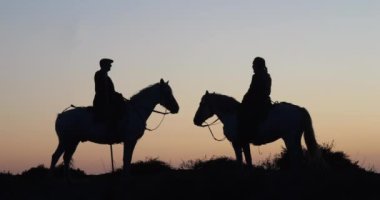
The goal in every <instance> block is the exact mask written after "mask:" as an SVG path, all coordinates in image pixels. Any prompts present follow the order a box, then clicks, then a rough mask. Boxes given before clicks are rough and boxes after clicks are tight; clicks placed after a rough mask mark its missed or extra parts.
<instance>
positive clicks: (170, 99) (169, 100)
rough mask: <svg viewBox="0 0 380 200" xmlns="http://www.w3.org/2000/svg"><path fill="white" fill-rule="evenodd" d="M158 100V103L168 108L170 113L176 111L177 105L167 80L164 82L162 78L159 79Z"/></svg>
mask: <svg viewBox="0 0 380 200" xmlns="http://www.w3.org/2000/svg"><path fill="white" fill-rule="evenodd" d="M159 87H160V100H159V102H158V103H159V104H160V105H162V106H163V107H165V108H166V109H168V110H169V111H170V112H171V113H173V114H175V113H178V110H179V106H178V103H177V100H176V99H175V98H174V96H173V92H172V89H171V87H170V86H169V81H167V82H165V81H164V80H163V79H161V80H160V83H159Z"/></svg>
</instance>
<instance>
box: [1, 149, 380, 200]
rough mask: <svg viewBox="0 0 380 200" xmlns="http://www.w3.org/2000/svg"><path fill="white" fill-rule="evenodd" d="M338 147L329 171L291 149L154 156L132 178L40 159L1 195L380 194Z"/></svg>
mask: <svg viewBox="0 0 380 200" xmlns="http://www.w3.org/2000/svg"><path fill="white" fill-rule="evenodd" d="M332 148H333V145H332V144H327V145H326V144H323V145H322V146H321V151H322V156H323V157H324V159H325V160H326V162H328V164H329V165H330V166H331V168H330V170H329V171H326V170H324V171H321V170H317V169H316V168H315V167H314V166H313V164H311V163H309V162H304V166H303V168H302V169H301V170H299V171H296V172H294V171H292V170H288V167H287V166H289V165H290V163H289V159H288V158H287V156H288V152H287V151H286V150H285V149H284V150H283V151H282V152H281V153H280V154H277V155H275V156H274V158H273V159H268V160H266V161H263V162H262V163H260V164H257V165H255V166H254V167H253V168H245V169H244V170H241V167H239V166H238V165H237V164H236V162H235V161H234V160H233V159H231V158H227V157H212V158H211V159H198V160H193V161H185V162H184V163H183V164H182V165H181V166H180V167H179V168H174V167H172V166H170V165H169V164H167V163H165V162H163V161H160V160H159V159H158V158H150V159H147V160H145V161H138V162H135V163H132V164H131V175H130V178H129V179H127V180H125V179H122V178H121V177H122V174H123V172H122V169H120V170H118V171H116V172H114V173H105V174H99V175H86V174H84V173H83V171H82V170H79V169H77V171H78V172H82V173H78V176H76V177H75V178H74V181H73V182H72V183H71V184H68V183H67V182H66V181H64V179H63V177H64V174H63V173H61V174H56V175H55V176H51V175H50V173H49V169H47V168H46V167H44V166H43V165H39V166H37V167H33V168H31V169H29V170H26V171H24V172H22V173H21V174H17V175H13V174H10V173H8V172H3V173H0V188H1V190H0V199H2V200H7V199H231V198H234V199H379V197H380V193H379V192H378V183H379V182H380V174H378V173H376V172H375V171H373V170H366V169H364V168H362V167H360V166H359V165H358V162H357V161H352V160H350V159H349V157H348V156H347V155H346V154H345V153H344V152H342V151H333V150H332ZM304 159H305V161H307V160H308V159H310V156H309V155H308V154H305V158H304Z"/></svg>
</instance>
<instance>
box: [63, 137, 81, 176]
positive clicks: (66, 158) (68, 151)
mask: <svg viewBox="0 0 380 200" xmlns="http://www.w3.org/2000/svg"><path fill="white" fill-rule="evenodd" d="M78 144H79V142H72V143H70V144H68V145H66V148H65V153H64V154H63V164H64V170H65V176H66V177H67V178H68V175H69V173H68V172H69V167H70V161H71V158H72V156H73V154H74V152H75V150H76V148H77V146H78Z"/></svg>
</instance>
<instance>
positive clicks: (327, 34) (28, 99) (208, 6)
mask: <svg viewBox="0 0 380 200" xmlns="http://www.w3.org/2000/svg"><path fill="white" fill-rule="evenodd" d="M0 2H1V6H0V27H1V31H0V44H1V46H0V60H1V68H0V94H1V98H0V106H1V111H0V171H9V172H12V173H20V172H22V171H24V170H27V169H29V168H31V167H35V166H37V165H39V164H44V165H45V166H49V164H50V158H51V154H52V153H53V151H54V150H55V148H56V146H57V144H58V138H57V136H56V133H55V130H54V122H55V119H56V116H57V114H58V113H60V112H62V111H63V110H64V109H65V108H66V107H68V106H69V105H70V104H74V105H77V106H88V105H91V104H92V100H93V96H94V93H95V90H94V80H93V77H94V73H95V72H96V71H97V70H98V69H99V64H98V63H99V60H100V59H101V58H103V57H107V58H112V59H113V60H114V63H113V67H112V70H111V71H110V72H109V76H110V77H111V78H112V80H113V82H114V84H115V88H116V90H117V91H119V92H121V93H123V95H124V96H125V97H127V98H129V97H131V96H132V95H134V94H135V93H137V92H138V91H139V90H141V89H143V88H145V87H146V86H148V85H151V84H154V83H157V82H158V81H159V80H160V78H163V79H164V80H169V84H170V86H171V87H172V89H173V93H174V96H175V97H176V99H177V101H178V103H179V105H180V111H179V113H178V114H175V115H169V116H167V117H166V118H165V120H164V122H163V124H162V125H161V127H160V128H159V129H158V130H157V131H154V132H145V135H144V136H143V137H142V138H141V139H140V140H139V142H138V143H137V145H136V149H135V153H134V155H133V161H137V160H145V159H146V158H159V159H160V160H162V161H165V162H168V163H169V164H171V165H173V166H178V165H180V164H181V163H182V162H184V161H187V160H194V159H204V158H211V157H213V156H229V157H232V158H234V153H233V150H232V147H231V145H230V143H229V142H228V141H223V142H217V141H214V140H213V139H212V137H211V135H210V133H209V132H208V130H207V128H200V127H196V126H195V125H193V121H192V120H193V117H194V114H195V111H196V109H197V108H198V105H199V102H200V98H201V97H202V95H203V94H204V93H205V91H206V90H209V91H210V92H218V93H222V94H226V95H229V96H232V97H234V98H236V99H237V100H239V101H241V99H242V97H243V95H244V94H245V92H246V91H247V89H248V87H249V84H250V80H251V75H252V73H253V72H252V68H251V65H252V60H253V59H254V58H255V57H256V56H260V57H263V58H264V59H265V60H266V63H267V67H268V71H269V73H270V74H271V77H272V94H271V97H272V100H274V101H287V102H291V103H293V104H297V105H300V106H303V107H305V108H306V109H307V110H308V111H309V112H310V114H311V117H312V119H313V125H314V129H315V134H316V137H317V141H318V142H319V143H320V144H323V143H328V144H330V143H332V142H333V143H334V148H333V150H336V151H343V152H345V153H346V154H347V155H349V157H350V159H352V160H354V161H356V160H357V161H359V165H361V166H362V167H364V168H367V169H375V170H377V172H379V171H380V106H379V103H380V58H379V56H380V23H379V22H380V12H379V10H380V2H379V1H370V0H362V1H357V0H329V1H327V0H322V1H301V0H289V1H281V0H277V1H273V0H269V1H255V0H192V1H187V0H150V1H148V0H135V1H129V0H127V1H125V0H119V1H96V0H91V1H90V0H82V1H74V0H65V1H48V0H34V1H28V0H23V1H21V0H0ZM157 109H158V110H164V109H163V108H162V107H160V106H157ZM160 118H161V116H160V115H156V114H153V115H152V116H151V118H150V119H149V120H148V127H154V126H156V125H157V124H158V122H159V121H160ZM213 130H214V132H215V134H216V136H217V137H222V126H221V125H217V126H215V127H213ZM283 146H284V144H283V142H282V141H281V140H278V141H277V142H274V143H271V144H267V145H263V146H260V147H257V146H251V147H252V148H251V151H252V153H253V155H252V158H253V162H254V164H257V163H258V162H260V161H262V160H264V159H266V158H268V157H273V156H274V155H275V154H277V153H280V151H281V148H282V147H283ZM114 153H115V164H116V167H121V166H122V145H121V144H118V145H114ZM73 158H74V166H75V167H77V168H80V169H83V170H85V171H86V173H90V174H91V173H94V174H98V173H105V172H108V171H109V170H110V168H111V165H110V155H109V146H108V145H99V144H94V143H90V142H86V143H80V144H79V146H78V148H77V151H76V153H75V154H74V157H73ZM60 162H61V161H60Z"/></svg>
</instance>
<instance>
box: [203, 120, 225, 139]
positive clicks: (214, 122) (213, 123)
mask: <svg viewBox="0 0 380 200" xmlns="http://www.w3.org/2000/svg"><path fill="white" fill-rule="evenodd" d="M218 121H219V118H218V119H216V120H214V121H213V122H211V123H210V124H209V123H207V122H206V121H205V122H203V123H205V124H206V125H201V127H207V128H208V130H209V131H210V133H211V136H212V137H213V138H214V140H216V141H218V142H221V141H223V140H225V139H226V137H224V138H222V139H218V138H216V137H215V136H214V133H213V132H212V130H211V127H210V126H213V125H216V124H219V123H217V122H218Z"/></svg>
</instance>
